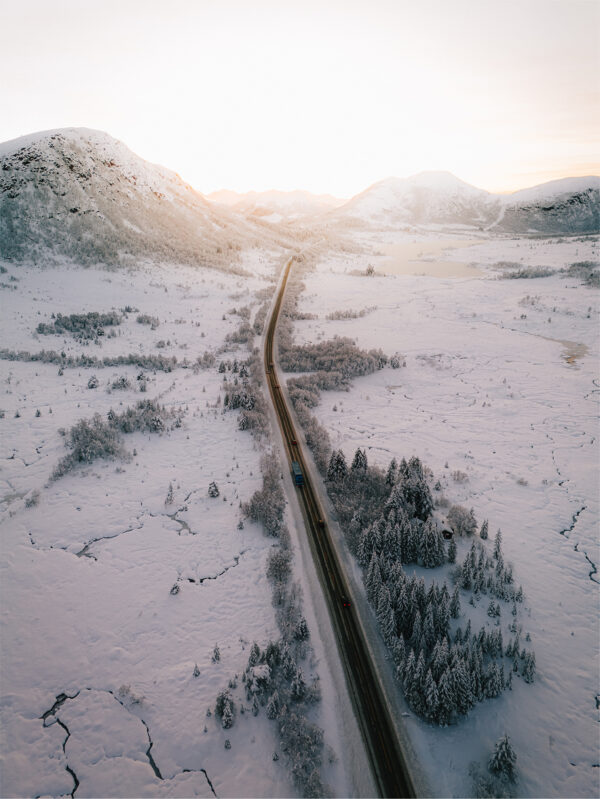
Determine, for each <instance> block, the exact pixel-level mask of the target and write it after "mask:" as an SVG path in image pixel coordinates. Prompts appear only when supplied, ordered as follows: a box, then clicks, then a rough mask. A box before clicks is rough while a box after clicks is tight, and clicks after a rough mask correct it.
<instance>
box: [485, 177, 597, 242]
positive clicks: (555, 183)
mask: <svg viewBox="0 0 600 799" xmlns="http://www.w3.org/2000/svg"><path fill="white" fill-rule="evenodd" d="M501 201H502V210H503V213H502V215H501V218H500V219H499V220H498V222H497V227H498V228H500V229H502V230H504V231H506V232H510V233H529V232H536V233H548V234H555V233H598V232H600V177H594V176H590V177H581V178H563V179H562V180H552V181H550V182H549V183H542V184H541V185H540V186H533V187H532V188H530V189H522V190H521V191H516V192H514V193H513V194H509V195H505V196H503V197H501Z"/></svg>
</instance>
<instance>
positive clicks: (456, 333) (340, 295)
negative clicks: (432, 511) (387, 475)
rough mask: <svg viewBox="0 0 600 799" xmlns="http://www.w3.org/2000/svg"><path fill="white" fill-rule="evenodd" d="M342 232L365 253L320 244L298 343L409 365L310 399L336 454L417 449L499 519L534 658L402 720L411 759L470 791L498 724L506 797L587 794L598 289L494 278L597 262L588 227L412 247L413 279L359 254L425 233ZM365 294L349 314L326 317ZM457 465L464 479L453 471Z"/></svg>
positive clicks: (594, 661)
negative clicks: (322, 252)
mask: <svg viewBox="0 0 600 799" xmlns="http://www.w3.org/2000/svg"><path fill="white" fill-rule="evenodd" d="M356 238H357V240H359V241H360V242H361V244H362V245H363V246H364V248H365V252H364V253H363V254H361V255H347V254H344V255H335V254H330V255H329V256H325V257H323V258H321V260H319V261H318V262H317V267H316V270H315V271H314V272H313V273H312V274H310V275H309V276H308V277H307V278H305V280H304V282H305V284H306V289H305V291H304V292H303V293H302V294H301V295H300V305H299V310H300V311H301V312H302V313H306V314H314V315H316V316H317V319H308V320H302V321H296V322H295V331H296V340H297V342H298V343H302V342H314V341H318V340H320V339H328V338H331V337H332V336H335V335H340V336H349V337H351V338H354V339H355V340H356V341H357V343H358V345H359V346H360V347H365V348H372V347H381V348H383V349H384V351H386V352H387V353H388V354H389V355H391V354H393V353H394V352H400V353H402V354H403V355H404V356H405V358H406V367H405V368H401V369H398V370H392V369H390V368H386V369H384V370H382V371H379V372H377V373H375V374H373V375H371V376H368V377H363V378H359V379H356V380H355V381H354V386H353V388H352V389H351V390H350V392H349V393H346V392H325V393H324V394H323V399H322V402H321V404H320V406H319V407H318V408H316V409H315V411H314V412H315V413H316V415H317V417H318V418H319V420H320V421H321V423H322V424H323V425H324V426H325V427H326V428H327V430H328V431H329V433H330V436H331V442H332V446H333V447H334V449H335V448H339V447H341V448H342V449H343V450H344V451H345V453H346V457H347V458H351V457H352V454H353V453H354V450H355V449H356V447H359V446H361V447H366V450H367V455H368V457H369V459H370V460H371V462H375V463H379V464H380V465H382V466H384V467H385V466H387V464H388V463H389V461H390V459H391V458H392V457H394V456H395V457H398V458H399V457H403V456H404V457H406V458H407V459H408V458H409V457H410V456H411V455H417V456H419V457H420V458H422V460H423V461H424V463H425V464H426V465H428V466H429V467H431V468H432V470H433V472H434V475H435V477H436V478H439V479H440V481H441V483H442V486H443V491H444V492H445V494H446V495H447V497H448V498H449V499H450V500H451V502H457V503H460V504H463V505H466V506H467V507H471V506H473V507H474V509H475V513H476V515H477V517H478V519H479V520H480V521H481V520H482V519H484V518H488V519H489V522H490V532H491V534H492V535H493V534H494V532H495V530H496V529H497V528H501V529H502V532H503V536H504V551H505V555H506V557H507V558H508V560H510V561H512V562H513V563H514V567H515V580H516V582H517V584H519V583H521V584H522V585H523V588H524V591H525V615H524V621H523V619H522V623H523V624H524V629H523V635H525V634H526V633H529V634H530V636H531V646H532V648H533V649H534V651H535V653H536V658H537V669H538V674H537V679H536V681H535V683H534V684H533V685H526V684H524V683H523V682H522V681H521V680H516V681H514V682H513V689H512V691H507V692H504V693H503V694H502V695H501V696H500V697H498V698H497V699H494V700H487V701H485V702H484V703H482V704H480V705H478V706H477V707H476V708H475V709H474V710H473V711H471V713H470V714H469V716H468V717H467V718H465V719H463V720H462V721H461V722H460V723H458V724H457V725H454V726H452V727H451V728H447V729H440V728H435V727H432V726H430V725H428V724H426V723H424V722H422V721H419V720H418V719H417V718H415V717H410V718H409V719H407V728H408V731H409V733H410V734H411V737H412V739H413V743H414V745H415V747H416V748H417V752H418V754H419V756H420V759H421V760H422V764H423V765H424V767H425V768H426V770H427V771H428V772H429V777H430V779H431V781H432V787H433V789H434V791H435V793H436V794H437V795H440V796H450V795H452V796H468V795H471V794H470V791H471V790H472V787H471V781H470V778H469V776H468V769H469V764H470V763H471V762H472V761H479V762H481V763H482V764H483V763H484V761H485V759H486V758H487V756H488V755H489V753H490V751H491V750H492V748H493V745H494V743H495V741H496V740H497V739H498V738H499V737H500V736H501V735H502V734H504V733H505V732H506V733H508V734H509V735H510V736H511V739H512V742H513V744H514V746H515V749H516V752H517V755H518V768H519V772H520V781H519V784H518V787H517V791H518V795H523V796H538V797H539V796H557V797H565V796H572V797H575V796H596V795H598V788H599V782H598V779H599V768H598V762H599V760H598V758H599V749H598V731H597V698H596V697H597V694H598V680H597V677H598V649H599V631H598V581H599V576H598V572H597V571H596V567H597V565H598V563H599V559H600V556H599V551H598V511H599V507H598V462H599V461H598V432H599V431H598V398H599V397H600V383H599V380H598V374H599V371H598V365H599V336H598V332H599V326H598V311H599V297H598V290H597V289H593V288H589V287H587V286H584V285H582V283H581V280H580V279H577V278H573V277H568V276H566V275H564V274H558V273H557V274H555V275H552V276H549V277H545V278H537V279H517V280H501V279H497V278H498V277H499V276H501V275H502V274H504V272H505V271H506V268H505V267H504V268H502V267H494V265H495V264H498V263H499V262H507V261H510V262H514V263H518V264H520V265H521V266H548V267H552V268H553V269H554V270H559V269H562V268H564V267H568V266H569V265H570V264H571V263H573V262H575V261H584V260H594V261H597V260H598V244H597V241H596V240H593V239H591V238H587V239H573V238H571V239H568V238H567V239H565V240H558V239H535V240H530V239H521V240H510V239H490V238H488V237H486V236H483V235H482V236H481V241H480V243H478V244H476V245H472V242H471V241H470V242H469V244H470V245H472V246H469V247H468V248H464V249H462V250H460V249H454V250H451V251H447V252H446V253H445V254H444V253H442V254H440V253H437V254H436V256H435V261H434V263H431V262H429V261H428V259H427V256H426V255H425V257H424V259H423V260H422V261H421V262H419V263H418V264H416V269H415V272H416V273H417V274H415V275H411V274H402V275H389V276H380V275H375V276H372V277H367V276H365V275H364V272H365V270H366V267H367V266H368V265H369V264H372V265H374V266H375V269H376V271H377V272H379V271H381V272H384V271H385V265H386V263H387V259H388V258H389V255H387V254H386V252H385V247H386V246H390V245H392V246H397V247H402V246H403V245H405V246H407V247H408V248H409V249H410V248H411V247H414V242H415V239H418V241H419V242H421V243H422V244H423V249H424V251H425V252H426V251H427V245H429V246H430V248H431V251H433V252H435V251H436V249H437V246H436V245H437V242H439V240H440V236H439V235H437V236H436V235H434V234H431V235H430V236H426V235H424V234H423V235H421V236H418V237H415V236H408V237H407V236H399V235H398V234H395V235H394V234H392V233H369V234H356ZM443 238H444V240H447V239H448V236H447V235H446V234H445V235H444V236H443ZM462 238H463V239H464V238H467V237H466V236H463V237H462ZM468 238H469V239H471V238H472V233H471V234H470V235H469V236H468ZM460 245H461V240H460V239H457V240H456V246H457V247H460ZM444 259H446V261H447V262H449V263H450V268H449V269H448V270H447V272H446V274H447V275H452V274H454V271H453V268H452V262H457V261H463V262H464V263H466V264H470V265H473V266H474V267H475V268H476V270H477V271H478V273H479V277H475V278H470V279H464V278H452V277H443V275H444V271H443V268H441V269H440V268H439V267H440V266H441V267H443V264H444V262H445V261H444ZM428 272H430V273H431V272H433V273H434V274H435V275H442V277H439V276H436V277H433V276H429V275H428ZM361 273H362V274H361ZM365 308H368V309H369V312H368V313H366V315H364V316H363V317H362V318H356V319H342V320H340V319H337V320H328V319H326V316H327V314H330V313H331V312H332V311H336V310H340V311H346V310H352V311H360V310H361V309H365ZM456 470H458V471H461V472H464V473H465V474H466V475H467V480H466V481H465V482H462V483H461V482H455V481H454V480H453V479H452V477H451V473H452V472H453V471H456ZM460 556H461V551H460V548H459V558H460ZM407 568H408V567H407ZM409 570H410V569H409ZM420 571H422V570H420ZM476 628H477V627H476Z"/></svg>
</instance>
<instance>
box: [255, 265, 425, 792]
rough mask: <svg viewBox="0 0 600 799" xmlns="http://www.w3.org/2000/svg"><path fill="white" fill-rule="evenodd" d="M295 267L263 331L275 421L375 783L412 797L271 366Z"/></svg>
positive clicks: (287, 267)
mask: <svg viewBox="0 0 600 799" xmlns="http://www.w3.org/2000/svg"><path fill="white" fill-rule="evenodd" d="M293 263H294V258H293V257H292V258H290V259H289V261H288V262H287V263H286V265H285V271H284V275H283V279H282V282H281V288H280V290H279V294H278V296H277V300H276V302H275V305H274V308H273V312H272V314H271V318H270V320H269V326H268V328H267V334H266V338H265V351H264V357H265V371H266V376H267V384H268V386H269V391H270V394H271V399H272V400H273V405H274V407H275V412H276V414H277V417H278V419H279V425H280V428H281V433H282V436H283V442H284V446H285V449H286V452H287V455H288V458H289V461H290V467H291V463H292V461H296V462H297V463H299V464H300V467H301V469H302V475H303V478H304V484H303V485H301V486H296V487H295V490H296V491H297V492H298V495H299V496H298V499H299V501H300V507H301V509H302V513H303V515H304V520H305V522H306V532H307V535H308V538H309V542H310V547H311V551H312V555H313V560H314V562H315V567H316V570H317V573H318V575H319V579H320V581H321V585H322V588H323V591H324V594H325V598H326V600H327V604H328V608H329V614H330V617H331V622H332V626H333V630H334V632H335V635H336V639H337V645H338V650H339V654H340V659H341V662H342V664H343V668H344V672H345V677H346V683H347V686H348V693H349V694H350V697H351V699H352V702H353V705H354V712H355V714H356V717H357V720H358V723H359V728H360V730H361V733H362V736H363V740H364V742H365V746H366V751H367V755H368V758H369V761H370V764H371V769H372V772H373V778H374V780H375V784H376V785H377V788H378V791H379V795H380V796H382V797H394V796H396V797H398V796H402V797H414V796H416V792H415V789H414V785H413V781H412V779H411V776H410V773H409V770H408V766H407V762H406V758H405V756H404V754H403V752H402V748H401V745H400V742H399V740H398V737H397V735H396V731H395V727H394V724H393V722H392V719H391V717H390V711H389V708H388V705H387V703H386V700H385V696H384V694H383V690H382V688H381V685H380V682H379V679H378V676H377V672H376V669H375V667H374V665H373V663H372V661H371V658H370V656H369V650H368V647H367V644H366V641H365V639H364V636H363V633H362V629H361V626H360V623H359V621H358V619H357V617H356V612H355V609H354V607H353V606H352V604H351V603H350V602H349V601H348V597H350V592H349V590H348V584H347V582H346V578H345V575H344V572H343V569H342V567H341V565H340V563H339V561H338V558H337V555H336V552H335V549H334V546H333V544H332V542H331V538H330V535H329V531H328V528H327V520H326V519H325V515H324V513H323V509H322V508H321V506H320V504H319V500H318V497H317V494H316V492H315V491H314V490H313V485H314V484H315V480H318V479H319V477H318V475H317V476H313V475H311V473H310V470H309V467H308V464H307V462H306V461H305V459H304V457H303V454H302V449H301V446H300V443H299V442H300V439H299V438H298V434H297V432H296V430H295V428H294V424H293V422H292V417H291V414H290V412H289V409H288V406H287V403H286V400H285V398H284V396H283V393H282V391H281V388H280V386H279V383H278V380H277V375H276V373H275V370H274V367H273V364H274V358H273V340H274V337H275V330H276V327H277V319H278V317H279V312H280V310H281V303H282V301H283V296H284V294H285V287H286V284H287V280H288V277H289V274H290V269H291V268H292V264H293ZM300 432H301V431H300ZM290 479H291V478H290Z"/></svg>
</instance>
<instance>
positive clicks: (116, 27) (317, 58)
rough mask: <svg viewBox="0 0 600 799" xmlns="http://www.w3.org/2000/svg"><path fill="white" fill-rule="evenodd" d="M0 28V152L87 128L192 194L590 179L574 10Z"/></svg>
mask: <svg viewBox="0 0 600 799" xmlns="http://www.w3.org/2000/svg"><path fill="white" fill-rule="evenodd" d="M4 17H5V25H4V27H5V35H4V43H3V50H2V53H0V60H2V62H3V63H2V67H3V68H2V74H3V75H4V80H3V87H2V88H1V89H0V95H1V96H2V99H3V106H2V107H3V109H4V114H3V118H2V120H0V139H2V140H5V139H10V138H14V137H16V136H19V135H22V134H25V133H29V132H32V131H35V130H42V129H46V128H55V127H67V126H85V127H93V128H99V129H101V130H105V131H106V132H108V133H110V134H111V135H113V136H115V137H116V138H118V139H121V140H122V141H124V142H125V144H127V146H129V147H130V148H131V149H132V150H134V152H136V153H138V154H139V155H141V156H142V157H144V158H146V159H148V160H150V161H154V162H157V163H160V164H163V165H164V166H166V167H168V168H170V169H173V170H174V171H176V172H178V173H179V174H180V175H181V176H182V177H183V178H184V179H185V180H186V181H188V182H189V183H190V184H192V185H193V186H194V188H196V189H197V190H198V191H201V192H203V193H209V192H211V191H214V190H218V189H223V188H228V189H232V190H236V191H240V192H246V191H249V190H257V191H261V190H267V189H271V188H276V189H280V190H294V189H305V190H309V191H313V192H315V193H331V194H333V195H335V196H338V197H350V196H352V195H353V194H356V193H357V192H360V191H362V190H364V189H365V188H367V186H369V185H371V184H372V183H374V182H376V181H378V180H381V179H383V178H385V177H388V176H390V175H396V176H398V177H405V176H408V175H410V174H415V173H417V172H420V171H424V170H438V169H439V170H447V171H450V172H452V173H454V174H455V175H457V176H458V177H460V178H461V179H462V180H465V181H466V182H468V183H471V184H473V185H475V186H478V187H480V188H484V189H487V190H490V191H512V190H516V189H519V188H523V187H525V186H529V185H533V184H535V183H541V182H544V181H546V180H552V179H555V178H557V177H564V176H567V175H573V176H576V175H585V174H594V173H598V171H599V168H598V160H597V154H598V153H599V152H600V140H599V137H598V131H599V130H600V115H599V110H598V109H599V108H600V103H599V102H598V99H599V97H600V92H599V91H598V89H599V84H598V77H597V76H598V74H600V70H599V69H598V67H599V66H600V64H599V54H598V41H597V39H598V33H597V31H598V30H599V24H598V23H600V7H599V6H598V5H597V4H595V3H594V2H588V0H569V2H562V0H528V2H525V3H522V2H516V0H507V1H506V2H502V3H500V2H492V0H481V2H468V1H467V0H456V1H455V2H453V3H451V4H447V3H445V2H442V0H424V1H423V2H421V3H419V4H415V3H412V2H411V3H409V2H403V0H397V1H396V2H391V1H389V2H388V0H373V2H370V3H367V2H366V1H365V2H358V0H356V1H355V2H352V1H349V2H345V3H341V2H337V0H336V1H335V2H331V3H328V4H319V3H317V2H315V1H314V0H305V2H303V3H301V4H300V3H296V2H289V3H286V2H284V3H276V2H274V1H272V0H257V2H256V3H252V4H250V3H247V2H242V1H239V2H236V1H233V0H222V2H214V1H213V0H200V2H192V0H173V2H171V3H169V4H168V5H167V4H165V3H162V2H154V1H153V0H146V2H141V0H128V1H127V0H124V2H118V3H117V2H116V0H105V2H102V3H100V2H89V3H85V4H81V3H79V2H76V1H75V0H57V2H56V3H53V4H52V5H51V6H50V4H48V3H44V2H41V0H24V2H23V3H21V4H19V5H17V4H11V6H10V7H8V6H7V8H5V9H4ZM33 17H34V18H35V19H36V25H35V27H34V28H33V27H32V26H31V25H30V24H29V23H28V20H29V19H31V18H33ZM17 63H18V65H19V69H15V68H14V65H15V64H17Z"/></svg>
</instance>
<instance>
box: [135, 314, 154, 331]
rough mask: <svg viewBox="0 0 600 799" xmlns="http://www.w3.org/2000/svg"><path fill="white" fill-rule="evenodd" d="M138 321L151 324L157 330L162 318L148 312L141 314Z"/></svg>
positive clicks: (141, 323) (140, 323) (142, 323)
mask: <svg viewBox="0 0 600 799" xmlns="http://www.w3.org/2000/svg"><path fill="white" fill-rule="evenodd" d="M136 321H137V323H138V324H139V325H150V328H151V329H152V330H156V328H157V327H158V326H159V325H160V320H159V319H158V317H157V316H150V315H149V314H147V313H143V314H140V315H139V316H138V317H137V320H136Z"/></svg>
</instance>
